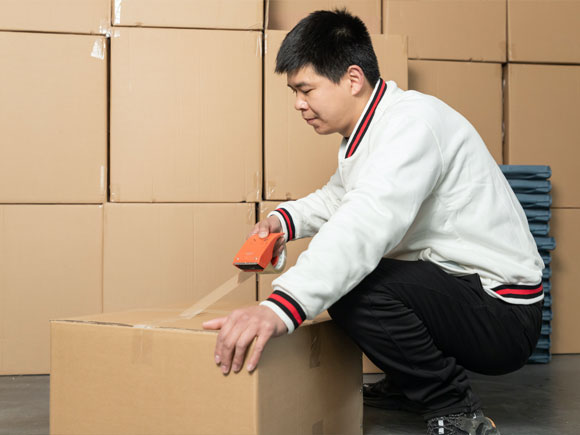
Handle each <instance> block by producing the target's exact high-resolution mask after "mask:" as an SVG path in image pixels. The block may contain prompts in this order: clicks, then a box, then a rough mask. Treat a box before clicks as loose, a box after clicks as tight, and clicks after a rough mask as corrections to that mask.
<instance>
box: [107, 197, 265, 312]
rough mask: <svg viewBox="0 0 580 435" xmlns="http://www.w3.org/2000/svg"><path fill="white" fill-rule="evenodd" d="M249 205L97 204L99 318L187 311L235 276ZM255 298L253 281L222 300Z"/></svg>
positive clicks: (251, 216)
mask: <svg viewBox="0 0 580 435" xmlns="http://www.w3.org/2000/svg"><path fill="white" fill-rule="evenodd" d="M255 219H256V217H255V205H254V204H113V203H107V204H105V255H104V295H103V308H104V311H105V312H112V311H123V310H127V309H132V308H150V307H158V306H168V305H174V304H180V303H184V304H187V303H189V304H190V305H191V304H192V303H193V302H195V301H197V300H199V299H200V298H201V297H203V296H205V295H206V294H208V293H209V292H210V291H211V290H213V289H214V288H216V287H218V286H220V285H221V284H223V283H224V282H226V281H228V280H229V279H231V278H233V277H234V276H236V275H237V274H238V272H239V270H238V269H236V268H235V267H234V266H233V265H232V262H233V260H234V256H235V255H236V252H238V250H239V249H240V247H241V246H242V245H243V243H244V242H245V240H246V236H247V235H248V233H249V232H250V230H251V229H252V227H253V226H254V224H255ZM255 300H256V279H255V277H253V276H252V278H251V279H248V280H246V281H244V282H243V283H242V284H241V285H240V286H239V287H238V288H237V289H236V290H235V291H234V292H233V293H232V294H230V295H229V296H227V297H225V298H224V301H225V302H227V303H228V304H230V305H240V304H247V303H249V302H252V301H255Z"/></svg>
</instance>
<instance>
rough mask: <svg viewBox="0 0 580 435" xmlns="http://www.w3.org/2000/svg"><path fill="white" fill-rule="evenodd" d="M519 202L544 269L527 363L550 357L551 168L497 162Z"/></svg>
mask: <svg viewBox="0 0 580 435" xmlns="http://www.w3.org/2000/svg"><path fill="white" fill-rule="evenodd" d="M500 168H501V170H502V172H503V174H504V175H505V177H506V178H507V180H508V182H509V184H510V186H511V187H512V189H513V191H514V193H515V194H516V196H517V197H518V200H519V201H520V204H521V205H522V207H523V208H524V211H525V213H526V216H527V218H528V223H529V225H530V231H531V232H532V235H533V236H534V239H535V241H536V245H537V247H538V252H539V253H540V255H541V257H542V259H543V260H544V264H545V265H546V268H545V269H544V273H543V277H542V280H543V287H544V295H545V296H544V308H543V310H542V332H541V336H540V339H539V341H538V344H537V345H536V349H535V350H534V353H533V354H532V356H531V357H530V359H529V362H534V363H547V362H549V361H550V359H551V354H550V334H551V332H552V292H551V290H552V284H551V281H550V278H551V276H552V268H551V267H550V263H551V262H552V256H551V254H550V251H552V250H554V249H555V247H556V241H555V240H554V238H553V237H550V236H549V233H550V218H551V215H552V212H551V211H550V206H551V205H552V195H550V191H551V190H552V184H551V182H550V180H549V178H550V176H551V175H552V170H551V169H550V167H549V166H542V165H500Z"/></svg>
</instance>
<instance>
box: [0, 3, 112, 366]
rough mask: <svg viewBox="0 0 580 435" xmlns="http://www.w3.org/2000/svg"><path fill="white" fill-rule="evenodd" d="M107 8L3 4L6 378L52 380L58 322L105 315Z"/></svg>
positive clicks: (1, 354) (0, 92)
mask: <svg viewBox="0 0 580 435" xmlns="http://www.w3.org/2000/svg"><path fill="white" fill-rule="evenodd" d="M32 10H33V11H34V12H31V11H32ZM109 11H110V4H109V1H108V0H94V1H91V2H78V1H75V0H69V1H59V2H38V1H35V0H19V1H7V0H3V1H0V58H1V59H2V72H1V73H0V75H1V80H0V96H1V97H0V100H1V101H2V102H1V103H0V247H1V248H0V277H1V279H0V375H13V374H42V373H48V372H49V369H50V359H49V356H50V354H49V337H50V331H49V319H51V318H55V317H61V316H79V315H84V314H91V313H99V312H101V311H102V251H103V244H102V239H103V206H102V203H103V202H104V201H105V200H106V189H107V163H106V162H107V64H108V57H109V46H108V42H107V39H106V36H105V34H106V32H107V29H108V27H109V26H108V23H109V22H110V12H109Z"/></svg>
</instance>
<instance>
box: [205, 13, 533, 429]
mask: <svg viewBox="0 0 580 435" xmlns="http://www.w3.org/2000/svg"><path fill="white" fill-rule="evenodd" d="M276 72H278V73H286V74H287V81H288V86H290V88H292V90H293V91H294V92H295V94H296V104H295V107H296V109H297V110H298V111H299V112H300V114H301V115H302V117H303V118H304V120H305V122H307V123H308V124H310V125H311V126H312V127H313V128H314V130H315V131H316V132H317V133H318V134H331V133H340V134H341V135H342V136H343V139H342V143H341V146H340V151H339V158H338V160H339V161H338V169H337V171H336V173H335V174H334V175H333V176H332V177H331V179H330V181H329V182H328V184H327V185H326V186H324V187H323V188H322V189H320V190H318V191H316V192H314V193H312V194H310V195H309V196H307V197H305V198H302V199H300V200H297V201H289V202H286V203H283V204H281V205H280V206H279V208H278V209H277V210H276V211H275V212H273V213H271V215H270V216H268V218H267V219H266V220H264V221H262V222H260V223H259V224H257V225H256V227H255V228H254V231H253V233H259V234H260V235H261V236H264V235H266V234H267V233H269V232H274V231H276V232H277V231H280V232H283V233H284V236H285V237H284V240H283V241H281V242H280V243H279V246H278V249H279V250H282V249H283V242H286V241H289V240H293V239H297V238H301V237H309V236H314V238H313V239H312V241H311V243H310V246H309V248H308V250H307V251H305V252H304V253H303V254H302V255H301V256H300V258H299V260H298V263H297V264H296V266H295V267H293V268H291V269H289V270H288V271H287V272H286V273H284V274H283V275H281V276H280V277H279V278H278V279H277V280H275V281H274V283H273V287H274V292H273V293H272V295H271V296H270V297H269V298H268V300H267V301H264V302H262V303H261V304H260V305H259V306H257V307H252V308H247V309H241V310H236V311H234V312H233V313H231V314H230V315H229V316H227V317H224V318H220V319H214V320H212V321H210V322H207V323H206V324H205V327H206V328H208V329H221V331H220V334H219V336H218V340H217V343H216V349H215V358H216V363H217V364H219V365H221V368H222V371H223V373H228V372H229V371H230V369H231V370H233V371H234V372H237V371H239V370H240V369H241V367H242V364H243V361H244V354H245V351H246V349H247V347H248V345H249V344H250V343H251V342H252V341H253V340H254V339H256V345H255V348H254V352H253V354H252V355H251V356H250V357H249V360H248V364H247V369H248V370H253V369H254V368H255V367H256V365H257V363H258V361H259V358H260V355H261V352H262V351H263V349H264V346H265V345H266V343H267V341H268V340H269V339H270V338H271V337H275V336H278V335H282V334H285V333H292V331H294V329H295V328H297V327H299V326H300V324H301V323H302V322H303V321H304V320H305V319H307V318H308V319H311V318H313V317H315V316H316V315H317V314H318V313H320V312H321V311H323V310H326V309H328V311H329V313H330V314H331V316H332V318H333V319H334V320H335V321H336V322H337V323H338V325H340V327H342V328H343V329H344V330H345V331H346V333H347V334H348V335H349V336H350V337H352V338H353V340H354V341H355V342H356V343H357V344H358V345H359V346H360V348H361V349H362V350H363V351H364V352H365V353H366V354H367V355H368V357H369V358H370V359H371V360H372V361H373V362H374V363H375V364H376V365H377V366H378V367H380V368H381V369H383V370H384V371H385V372H386V373H387V378H386V379H387V380H385V381H383V382H381V383H379V384H376V385H373V386H371V387H367V388H366V389H365V400H366V401H373V400H374V403H375V404H378V405H384V406H390V405H392V403H391V401H392V400H391V399H393V398H399V399H401V402H400V403H399V405H401V406H403V405H405V406H409V407H414V408H415V409H419V410H420V411H421V413H422V414H423V417H424V418H425V420H426V421H427V424H428V431H429V432H428V433H429V434H448V433H458V434H476V433H477V434H479V435H483V434H498V433H499V432H498V430H497V429H496V428H495V425H494V424H493V422H492V421H491V420H490V419H488V418H486V417H485V416H484V415H483V413H482V411H481V404H480V401H479V399H478V397H477V396H476V395H475V394H474V393H473V391H472V389H471V386H470V384H469V380H468V378H467V375H466V372H465V369H470V370H474V371H477V372H480V373H486V374H502V373H508V372H510V371H513V370H516V369H518V368H520V367H521V366H522V365H523V364H524V363H525V362H526V360H527V359H528V357H529V355H530V354H531V352H532V351H533V349H534V347H535V344H536V341H537V340H538V337H539V333H540V326H541V305H542V300H543V290H542V286H541V274H542V268H543V263H542V260H541V258H540V256H539V255H538V253H537V250H536V247H535V244H534V240H533V238H532V236H531V234H530V232H529V229H528V225H527V221H526V218H525V215H524V212H523V210H522V208H521V206H520V205H519V203H518V201H517V199H516V197H515V195H514V194H513V192H512V191H511V189H510V188H509V186H508V184H507V182H506V180H505V178H504V177H503V175H502V174H501V172H500V169H499V168H498V166H497V164H496V163H495V162H494V160H493V158H492V157H491V155H490V154H489V152H488V151H487V149H486V147H485V144H484V143H483V141H482V139H481V137H480V136H479V135H478V134H477V132H476V131H475V129H474V128H473V126H472V125H471V124H470V123H469V122H468V121H467V120H466V119H465V118H464V117H462V116H461V115H460V114H459V113H457V112H456V111H454V110H453V109H451V108H450V107H449V106H447V105H445V104H444V103H443V102H441V101H440V100H438V99H436V98H434V97H431V96H427V95H423V94H420V93H418V92H414V91H402V90H401V89H399V88H397V85H396V83H394V82H392V81H388V82H385V81H384V80H383V79H381V78H380V76H379V69H378V65H377V60H376V56H375V53H374V51H373V48H372V44H371V40H370V37H369V34H368V32H367V30H366V28H365V26H364V24H363V23H362V21H360V20H359V19H358V18H356V17H353V16H351V15H349V14H348V13H347V12H346V11H334V12H330V11H318V12H315V13H313V14H311V15H309V16H308V17H306V18H305V19H303V20H302V21H300V23H298V25H297V26H296V27H295V28H294V29H293V30H292V31H291V32H290V33H289V34H288V35H287V37H286V38H285V40H284V42H283V43H282V46H281V48H280V51H279V53H278V56H277V59H276ZM305 158H307V156H305ZM337 382H339V380H337Z"/></svg>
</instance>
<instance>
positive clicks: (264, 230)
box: [248, 220, 270, 238]
mask: <svg viewBox="0 0 580 435" xmlns="http://www.w3.org/2000/svg"><path fill="white" fill-rule="evenodd" d="M254 234H258V235H259V236H260V237H261V238H264V237H267V236H268V234H270V223H269V222H268V221H267V220H263V221H260V222H258V223H257V224H256V225H254V228H252V231H250V234H249V235H248V237H251V236H253V235H254Z"/></svg>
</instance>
